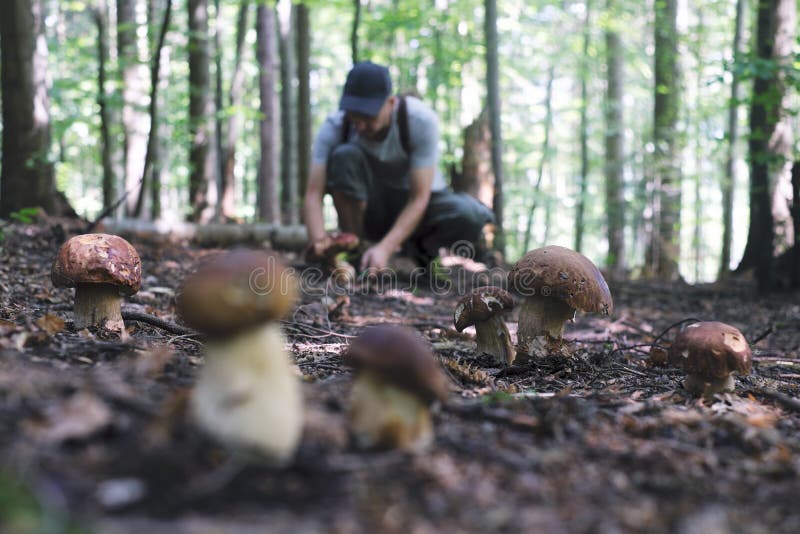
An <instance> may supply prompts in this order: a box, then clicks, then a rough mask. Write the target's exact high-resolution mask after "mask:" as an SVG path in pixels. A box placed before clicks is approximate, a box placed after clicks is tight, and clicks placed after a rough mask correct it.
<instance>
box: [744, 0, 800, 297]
mask: <svg viewBox="0 0 800 534" xmlns="http://www.w3.org/2000/svg"><path fill="white" fill-rule="evenodd" d="M795 25H796V6H795V2H794V0H760V1H759V3H758V16H757V20H756V58H757V59H760V60H764V61H768V62H770V64H771V65H772V66H773V71H772V73H771V76H757V77H756V78H755V80H754V82H753V97H752V102H751V104H750V137H749V140H748V147H749V151H750V228H749V230H748V234H747V245H746V246H745V251H744V256H743V257H742V261H741V262H740V263H739V266H738V267H737V271H744V270H747V269H751V268H755V272H756V279H757V280H758V283H759V286H760V287H761V288H762V289H766V288H769V287H770V286H771V285H772V277H773V253H774V249H773V247H774V244H775V227H774V223H775V220H774V216H773V212H772V188H771V187H770V185H771V184H772V183H780V182H781V179H782V178H781V175H782V173H783V172H784V170H785V168H786V167H787V165H788V162H787V157H786V149H787V141H788V140H789V139H788V138H790V136H791V131H790V130H789V129H788V125H786V124H785V123H784V122H783V121H785V120H786V110H785V107H784V102H783V100H784V98H785V95H786V88H785V73H784V72H782V70H781V69H782V68H783V67H784V66H785V65H786V62H787V61H789V57H787V50H791V43H792V42H793V40H794V35H795V31H796V29H795ZM786 130H789V131H788V132H787V131H786ZM773 177H774V179H773Z"/></svg>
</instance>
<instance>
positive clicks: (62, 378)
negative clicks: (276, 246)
mask: <svg viewBox="0 0 800 534" xmlns="http://www.w3.org/2000/svg"><path fill="white" fill-rule="evenodd" d="M75 230H76V227H74V226H73V227H70V225H69V224H67V223H65V222H64V221H60V222H59V221H49V222H43V223H41V224H37V225H12V226H8V227H6V228H5V237H4V240H3V242H2V243H0V247H2V250H0V532H13V533H17V532H62V531H74V532H84V531H87V532H104V533H105V532H109V533H117V532H119V533H124V532H149V533H160V532H171V533H172V532H199V533H205V532H287V533H289V532H291V533H297V532H341V533H350V532H354V533H358V532H382V533H383V532H419V533H423V532H448V533H450V532H492V531H514V532H546V533H559V532H598V533H614V532H648V533H653V532H685V533H695V532H702V533H716V532H764V533H767V532H769V533H774V532H800V507H798V506H797V503H798V495H800V476H799V475H800V401H799V400H796V398H797V397H800V358H799V356H800V355H799V354H798V351H799V350H800V299H798V295H797V294H793V295H786V294H784V295H781V294H769V295H764V294H759V293H757V292H756V291H755V290H754V289H753V288H752V287H751V286H750V285H749V284H748V283H746V282H739V283H738V284H736V285H713V286H711V285H706V286H689V285H684V284H681V283H674V284H663V283H653V282H643V281H642V282H626V283H614V284H612V285H611V290H612V294H613V296H614V301H615V310H614V313H613V315H612V316H611V317H597V316H592V315H579V316H578V317H577V320H576V321H575V322H574V323H572V324H569V325H568V326H567V330H566V337H568V338H569V339H570V340H572V344H573V347H574V348H575V351H574V354H573V355H572V356H570V357H564V356H556V355H553V356H551V357H547V358H544V359H542V360H541V361H537V362H536V363H535V364H531V365H527V366H519V367H511V368H507V369H505V370H504V369H500V368H497V367H492V366H491V363H490V361H489V360H488V359H486V358H485V357H477V358H476V356H475V354H474V340H473V339H472V336H471V335H469V333H466V334H463V333H462V334H460V333H458V332H456V331H455V330H454V329H453V326H452V324H453V309H454V307H455V303H456V301H457V300H458V297H459V293H463V291H465V290H467V289H469V286H470V285H471V283H472V282H474V280H475V273H474V272H473V271H470V270H469V269H470V268H471V267H472V265H468V264H465V263H464V262H461V263H460V264H459V262H452V263H456V264H457V265H452V266H451V267H450V269H451V271H450V274H451V275H450V278H449V279H450V280H451V281H452V282H453V284H452V285H451V286H447V285H443V286H441V287H438V286H437V287H438V289H437V290H435V291H434V290H432V289H431V288H430V287H428V288H425V287H417V288H410V289H409V288H407V287H404V286H403V284H401V283H398V284H397V287H395V288H393V289H391V290H384V291H380V292H378V293H375V292H366V291H365V292H354V293H353V294H351V295H349V304H343V306H342V307H340V308H339V309H337V310H335V311H334V312H333V313H330V314H329V313H328V310H327V308H326V307H325V306H323V304H321V298H320V295H321V293H322V292H323V291H324V288H325V287H326V286H325V282H324V281H319V282H318V284H317V285H316V286H315V285H314V283H313V282H307V283H308V285H307V286H306V288H305V289H306V290H305V291H304V293H303V296H302V300H301V302H300V303H299V304H298V306H297V308H296V311H295V313H294V315H293V316H292V317H290V318H289V319H288V320H286V321H284V322H283V329H284V332H285V334H286V335H287V337H288V340H289V348H290V350H291V354H292V357H293V358H294V361H295V363H296V367H297V373H298V375H301V376H302V387H303V392H304V395H305V400H306V412H307V415H306V419H307V422H306V427H305V432H304V436H303V440H302V444H301V446H300V449H299V451H298V453H297V455H296V458H295V459H294V462H293V463H292V464H291V465H290V466H289V467H288V468H285V469H282V470H278V469H273V468H270V467H265V466H262V465H240V466H238V467H236V468H235V469H233V470H228V469H227V466H229V465H231V461H230V458H231V454H230V452H229V451H228V450H227V449H226V448H224V447H222V446H220V445H219V444H217V443H215V442H213V441H212V440H210V439H209V438H207V437H205V436H204V435H203V434H202V433H201V432H200V431H199V429H197V428H196V427H195V426H194V425H193V424H192V422H191V421H190V420H188V419H187V417H186V400H187V398H188V394H189V392H190V390H191V387H192V384H193V383H194V380H195V377H196V376H197V373H198V371H199V369H200V368H201V366H202V362H203V355H202V342H201V340H199V339H198V338H196V337H194V336H192V335H179V334H176V333H171V332H169V331H167V330H164V329H163V328H160V327H157V326H155V325H154V324H151V323H149V322H141V321H134V320H128V321H126V324H127V325H128V331H129V335H128V336H126V339H119V337H118V336H116V335H114V334H113V333H111V332H108V331H103V330H96V329H92V330H83V331H77V332H76V331H75V330H74V328H72V324H71V319H70V316H71V312H70V311H69V310H70V301H71V299H72V293H71V291H70V290H66V289H55V288H53V286H52V284H51V283H50V279H49V277H50V275H49V273H50V265H51V262H52V260H53V257H54V255H55V252H56V250H57V249H58V246H59V245H60V244H61V243H62V242H63V241H64V240H65V238H66V237H68V236H69V235H70V234H71V232H74V231H75ZM132 243H133V244H134V246H135V247H136V248H137V249H138V251H139V253H140V255H141V257H142V263H143V274H144V276H143V280H144V281H143V287H142V290H141V291H140V292H139V293H138V294H137V295H134V296H133V297H131V298H130V299H129V300H128V301H127V302H126V304H125V308H124V309H125V310H127V311H128V312H139V313H145V314H149V315H151V316H157V317H160V318H162V319H164V320H166V321H170V322H172V323H178V322H179V319H178V318H177V317H176V315H175V308H174V295H175V290H176V288H177V287H178V286H179V283H180V281H181V280H182V278H183V277H184V276H185V274H186V273H188V272H190V270H191V266H192V264H193V263H194V262H195V261H196V260H197V259H198V258H199V257H201V256H203V255H205V254H208V253H209V252H210V251H209V250H201V249H197V248H193V247H188V246H183V245H176V244H168V243H161V244H159V243H154V242H144V241H142V240H139V241H137V240H135V239H133V240H132ZM287 260H288V261H290V262H291V261H297V259H296V258H295V257H292V256H291V255H287ZM467 263H469V262H467ZM501 274H502V271H501ZM693 319H700V320H719V321H723V322H727V323H730V324H733V325H734V326H736V327H738V328H739V329H740V330H742V332H744V334H745V336H746V337H747V338H748V339H749V340H757V342H755V343H754V344H753V349H754V355H755V356H754V370H753V373H752V374H751V375H749V376H745V377H738V378H737V389H736V393H735V394H724V395H718V396H716V397H715V398H714V399H713V400H705V401H704V400H699V399H695V398H692V397H690V396H688V395H687V394H686V393H685V392H684V390H683V389H682V387H681V380H682V378H683V373H682V372H681V371H678V370H675V369H670V368H667V367H656V366H653V365H651V364H650V363H649V362H648V353H649V350H650V347H651V346H652V345H653V344H654V343H657V344H661V345H664V346H666V345H668V344H669V340H670V339H672V338H673V337H674V335H675V333H676V332H677V331H678V329H679V327H680V324H682V322H684V321H687V320H693ZM515 321H516V319H515V317H514V315H511V316H509V317H508V322H509V325H510V327H511V328H512V331H513V327H514V326H515ZM381 322H392V323H402V324H405V325H409V326H411V327H412V328H415V329H416V330H417V331H419V332H420V333H421V334H422V335H423V336H424V337H425V338H427V339H428V340H429V341H430V342H431V343H432V345H433V347H434V349H435V353H436V356H437V358H438V359H439V360H440V361H441V363H442V364H443V367H444V368H445V370H446V373H447V375H448V377H449V379H450V389H451V391H450V396H449V400H448V402H447V403H446V404H444V405H442V406H441V407H439V408H438V409H437V410H436V412H435V416H434V422H435V428H436V439H435V443H434V445H433V447H432V448H431V449H430V450H429V451H428V452H426V453H424V454H418V455H407V454H402V453H397V452H360V451H356V450H353V449H351V448H350V447H349V446H348V439H347V436H346V431H345V430H344V413H345V410H346V407H347V397H348V391H349V387H350V385H351V383H352V377H353V375H352V372H351V370H350V369H349V368H348V367H346V366H345V365H343V362H342V359H341V356H340V355H341V353H342V350H343V348H344V347H345V346H346V344H347V342H348V340H349V339H351V337H352V336H355V335H357V334H358V333H359V332H360V331H361V330H362V329H363V327H364V326H365V325H368V324H375V323H381ZM683 324H685V323H683ZM662 333H663V336H662V335H661V334H662Z"/></svg>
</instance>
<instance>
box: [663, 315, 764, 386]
mask: <svg viewBox="0 0 800 534" xmlns="http://www.w3.org/2000/svg"><path fill="white" fill-rule="evenodd" d="M669 363H670V365H672V366H674V367H678V368H681V369H683V370H684V371H686V373H687V376H686V379H685V380H684V381H683V387H685V388H686V389H687V390H688V391H689V392H690V393H693V394H695V395H700V394H702V395H705V396H711V395H713V394H714V393H721V392H725V391H733V390H734V388H735V383H734V380H733V373H738V374H740V375H747V374H750V369H751V366H752V360H751V352H750V346H749V345H748V344H747V340H746V339H745V337H744V335H743V334H742V333H741V332H740V331H739V330H738V329H736V328H735V327H733V326H731V325H728V324H725V323H720V322H716V321H707V322H700V323H694V324H690V325H689V326H687V327H686V328H685V329H684V330H683V331H682V332H680V333H679V334H678V335H677V336H676V337H675V341H673V343H672V345H671V346H670V348H669Z"/></svg>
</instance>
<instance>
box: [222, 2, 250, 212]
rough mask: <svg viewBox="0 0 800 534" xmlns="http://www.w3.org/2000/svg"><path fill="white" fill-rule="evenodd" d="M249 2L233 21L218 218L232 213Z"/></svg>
mask: <svg viewBox="0 0 800 534" xmlns="http://www.w3.org/2000/svg"><path fill="white" fill-rule="evenodd" d="M249 10H250V3H249V2H248V1H247V0H242V2H241V4H240V5H239V16H238V18H237V22H236V52H235V59H234V62H233V73H232V74H231V90H230V97H229V99H228V104H229V105H230V107H231V111H230V114H229V116H228V128H227V131H228V135H227V139H226V140H225V148H224V150H225V152H224V156H223V162H224V165H223V170H222V186H221V187H222V189H221V197H222V217H223V219H227V220H229V219H233V218H234V217H235V216H236V175H235V170H236V142H237V141H238V140H239V129H240V123H241V117H240V115H239V112H238V111H237V109H238V108H239V106H240V105H241V103H242V89H243V86H244V72H243V71H242V55H243V51H244V40H245V36H246V35H247V27H248V26H247V18H248V12H249Z"/></svg>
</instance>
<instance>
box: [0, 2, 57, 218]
mask: <svg viewBox="0 0 800 534" xmlns="http://www.w3.org/2000/svg"><path fill="white" fill-rule="evenodd" d="M44 18H45V16H44V12H43V6H42V2H41V1H40V0H10V1H8V2H5V3H4V6H3V15H2V16H0V47H1V48H2V88H3V99H2V100H3V160H2V163H3V168H2V175H1V176H0V216H8V215H10V214H11V213H14V212H15V211H19V210H21V209H23V208H32V207H37V206H41V207H42V208H44V209H45V210H46V211H47V212H49V213H53V211H54V208H55V203H54V196H55V183H54V178H53V164H52V163H51V161H50V158H49V153H50V141H51V137H50V111H49V110H50V101H49V97H48V94H47V92H48V86H49V80H48V76H47V44H46V42H45V34H44Z"/></svg>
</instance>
